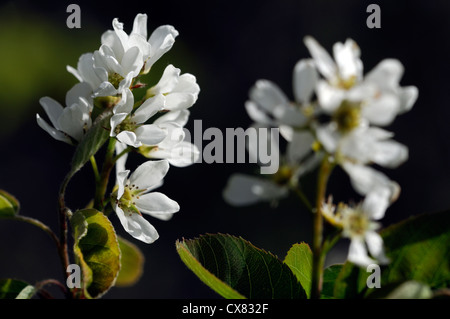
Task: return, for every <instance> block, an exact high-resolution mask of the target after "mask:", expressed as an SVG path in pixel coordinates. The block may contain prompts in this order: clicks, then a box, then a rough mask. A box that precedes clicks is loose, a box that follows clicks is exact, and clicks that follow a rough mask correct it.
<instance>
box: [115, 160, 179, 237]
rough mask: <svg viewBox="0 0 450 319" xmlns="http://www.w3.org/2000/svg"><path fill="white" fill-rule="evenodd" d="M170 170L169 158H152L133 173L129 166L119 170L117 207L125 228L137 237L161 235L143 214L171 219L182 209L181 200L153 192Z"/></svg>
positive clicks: (116, 209)
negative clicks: (157, 159)
mask: <svg viewBox="0 0 450 319" xmlns="http://www.w3.org/2000/svg"><path fill="white" fill-rule="evenodd" d="M168 170H169V163H168V162H167V161H164V160H162V161H148V162H145V163H143V164H141V165H140V166H139V167H138V168H136V170H135V171H134V172H133V173H132V174H131V175H130V177H129V178H128V175H129V173H130V171H129V170H125V171H119V172H118V173H117V184H118V189H117V196H116V198H117V200H116V203H115V205H113V207H114V210H115V212H116V214H117V217H118V218H119V220H120V222H121V224H122V226H123V227H124V229H125V230H126V231H127V232H128V233H129V234H130V235H131V236H133V237H134V238H136V239H138V240H141V241H143V242H145V243H152V242H154V241H155V240H157V239H158V237H159V235H158V232H157V231H156V229H155V227H153V225H151V224H150V223H149V222H148V221H147V220H146V219H145V218H144V217H143V216H142V214H148V215H151V216H153V217H156V218H158V219H161V220H168V219H170V218H171V217H172V215H173V214H174V213H176V212H178V211H179V210H180V206H179V205H178V203H177V202H175V201H173V200H172V199H170V198H168V197H167V196H166V195H164V194H162V193H159V192H151V191H152V190H153V189H154V188H155V187H157V186H159V185H161V181H162V179H163V178H164V176H165V175H166V174H167V171H168Z"/></svg>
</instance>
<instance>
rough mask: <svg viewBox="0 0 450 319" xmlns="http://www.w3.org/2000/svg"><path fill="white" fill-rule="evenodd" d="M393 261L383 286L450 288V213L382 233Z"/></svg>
mask: <svg viewBox="0 0 450 319" xmlns="http://www.w3.org/2000/svg"><path fill="white" fill-rule="evenodd" d="M381 235H382V237H383V240H384V245H385V248H386V253H387V255H388V257H389V258H390V259H391V263H390V265H389V266H388V268H387V269H386V270H384V271H382V276H381V278H382V284H383V283H395V282H403V281H408V280H416V281H419V282H422V283H424V284H427V285H429V286H430V287H432V288H443V287H449V286H450V211H445V212H440V213H434V214H423V215H419V216H417V217H412V218H409V219H408V220H405V221H403V222H400V223H398V224H396V225H393V226H391V227H388V228H386V229H384V230H383V231H382V232H381Z"/></svg>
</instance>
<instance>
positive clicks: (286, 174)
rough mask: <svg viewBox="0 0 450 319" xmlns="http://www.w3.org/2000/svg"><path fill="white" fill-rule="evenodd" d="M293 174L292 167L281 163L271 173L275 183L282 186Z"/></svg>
mask: <svg viewBox="0 0 450 319" xmlns="http://www.w3.org/2000/svg"><path fill="white" fill-rule="evenodd" d="M293 175H294V172H293V171H292V168H291V167H289V165H283V166H281V167H280V168H279V169H278V171H277V172H276V173H275V174H273V176H272V178H273V181H274V182H275V183H276V184H278V185H281V186H283V185H286V184H288V183H289V182H290V180H291V178H292V176H293Z"/></svg>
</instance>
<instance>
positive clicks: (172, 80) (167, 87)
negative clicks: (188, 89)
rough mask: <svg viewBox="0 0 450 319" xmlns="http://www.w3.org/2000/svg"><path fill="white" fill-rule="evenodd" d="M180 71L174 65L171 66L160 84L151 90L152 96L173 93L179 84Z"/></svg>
mask: <svg viewBox="0 0 450 319" xmlns="http://www.w3.org/2000/svg"><path fill="white" fill-rule="evenodd" d="M180 72H181V71H180V69H178V68H176V67H174V66H173V65H172V64H169V65H168V66H167V67H166V68H165V69H164V72H163V75H162V76H161V79H160V80H159V82H158V83H157V84H156V85H155V86H153V87H152V88H150V89H149V92H150V93H151V94H154V95H156V94H159V93H169V92H171V91H172V90H173V89H174V88H175V87H176V85H177V84H178V78H179V77H180Z"/></svg>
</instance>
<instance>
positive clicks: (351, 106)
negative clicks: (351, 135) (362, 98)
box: [333, 100, 361, 133]
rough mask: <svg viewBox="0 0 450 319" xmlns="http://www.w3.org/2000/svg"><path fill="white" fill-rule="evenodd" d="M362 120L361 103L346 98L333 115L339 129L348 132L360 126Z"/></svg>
mask: <svg viewBox="0 0 450 319" xmlns="http://www.w3.org/2000/svg"><path fill="white" fill-rule="evenodd" d="M360 120H361V105H360V103H357V102H350V101H347V100H344V101H343V102H342V103H341V105H340V106H339V108H338V109H337V110H336V112H335V113H334V115H333V121H334V122H335V123H336V124H337V126H338V130H339V131H340V132H342V133H348V132H350V131H351V130H353V129H354V128H356V127H358V126H359V124H360Z"/></svg>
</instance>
